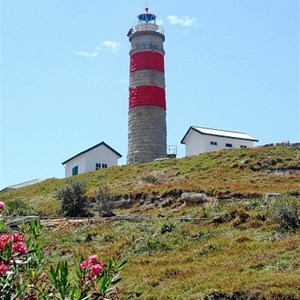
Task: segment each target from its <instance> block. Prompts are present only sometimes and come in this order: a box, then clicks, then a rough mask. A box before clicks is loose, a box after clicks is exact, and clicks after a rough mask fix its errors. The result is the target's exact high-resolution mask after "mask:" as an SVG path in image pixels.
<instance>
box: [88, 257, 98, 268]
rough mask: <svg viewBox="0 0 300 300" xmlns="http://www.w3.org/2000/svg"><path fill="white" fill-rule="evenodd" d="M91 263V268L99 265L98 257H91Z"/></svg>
mask: <svg viewBox="0 0 300 300" xmlns="http://www.w3.org/2000/svg"><path fill="white" fill-rule="evenodd" d="M89 263H90V265H91V266H92V265H95V264H97V263H98V258H97V255H91V256H90V257H89Z"/></svg>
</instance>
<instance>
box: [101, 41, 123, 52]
mask: <svg viewBox="0 0 300 300" xmlns="http://www.w3.org/2000/svg"><path fill="white" fill-rule="evenodd" d="M101 46H102V47H104V48H106V49H110V50H111V51H112V52H117V51H118V50H119V49H120V47H121V44H120V43H119V42H115V41H111V40H106V41H104V42H103V43H102V44H101ZM102 47H99V48H100V49H101V48H102Z"/></svg>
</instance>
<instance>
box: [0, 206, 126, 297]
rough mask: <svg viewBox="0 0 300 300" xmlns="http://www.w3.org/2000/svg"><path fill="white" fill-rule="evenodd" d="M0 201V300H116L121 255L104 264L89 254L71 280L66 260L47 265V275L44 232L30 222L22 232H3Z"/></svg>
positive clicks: (37, 223)
mask: <svg viewBox="0 0 300 300" xmlns="http://www.w3.org/2000/svg"><path fill="white" fill-rule="evenodd" d="M4 208H5V205H4V203H3V202H1V201H0V300H46V299H47V300H51V299H53V300H54V299H55V300H85V299H86V300H87V299H93V300H96V299H97V300H100V299H117V289H116V288H115V284H116V283H118V282H119V281H120V278H119V273H120V271H121V269H122V268H123V266H124V264H125V261H122V260H121V257H120V256H117V257H114V258H111V259H109V260H108V263H107V264H104V263H102V262H100V261H99V260H98V257H97V255H91V256H90V257H89V258H88V259H87V260H83V259H81V263H80V264H79V266H78V267H77V270H76V276H77V278H76V279H73V280H71V279H70V276H69V266H68V263H67V261H61V262H59V263H58V264H57V266H56V267H53V266H50V271H49V273H48V274H46V273H45V272H44V271H43V268H44V267H45V263H46V260H45V256H44V254H43V246H44V238H43V229H42V227H41V225H40V223H39V221H32V222H31V223H30V226H27V227H26V226H25V227H24V228H23V229H24V230H23V232H22V233H11V234H9V233H4V230H3V229H4V222H3V219H2V217H1V211H3V210H4Z"/></svg>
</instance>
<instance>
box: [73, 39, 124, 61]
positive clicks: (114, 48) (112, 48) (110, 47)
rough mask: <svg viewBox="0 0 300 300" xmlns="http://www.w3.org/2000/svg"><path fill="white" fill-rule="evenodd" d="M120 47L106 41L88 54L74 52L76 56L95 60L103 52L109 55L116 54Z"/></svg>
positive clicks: (86, 52)
mask: <svg viewBox="0 0 300 300" xmlns="http://www.w3.org/2000/svg"><path fill="white" fill-rule="evenodd" d="M120 47H121V44H120V43H119V42H115V41H111V40H106V41H103V42H102V43H101V46H98V47H97V48H96V49H95V50H94V51H91V52H88V51H77V52H75V54H76V55H80V56H85V57H89V58H95V57H96V56H98V55H99V54H100V52H101V51H103V50H109V51H110V52H111V53H115V52H117V51H118V50H119V49H120Z"/></svg>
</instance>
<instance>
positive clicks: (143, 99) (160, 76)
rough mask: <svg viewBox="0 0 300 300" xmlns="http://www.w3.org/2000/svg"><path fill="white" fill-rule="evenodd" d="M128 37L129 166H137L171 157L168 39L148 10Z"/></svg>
mask: <svg viewBox="0 0 300 300" xmlns="http://www.w3.org/2000/svg"><path fill="white" fill-rule="evenodd" d="M127 36H128V37H129V41H130V43H131V49H130V52H129V55H130V82H129V112H128V154H127V164H133V163H143V162H150V161H153V160H155V159H156V158H162V157H166V156H167V126H166V95H165V74H164V54H165V52H164V48H163V42H164V40H165V36H164V32H163V28H162V27H161V26H159V25H157V24H156V15H154V14H152V13H149V12H148V8H146V9H145V12H144V13H142V14H140V15H138V24H137V25H136V26H134V27H133V28H131V29H130V30H129V32H128V34H127Z"/></svg>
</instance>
